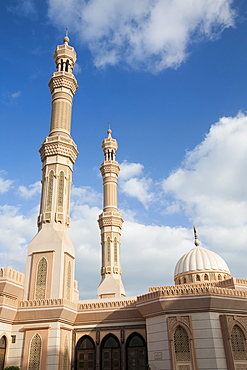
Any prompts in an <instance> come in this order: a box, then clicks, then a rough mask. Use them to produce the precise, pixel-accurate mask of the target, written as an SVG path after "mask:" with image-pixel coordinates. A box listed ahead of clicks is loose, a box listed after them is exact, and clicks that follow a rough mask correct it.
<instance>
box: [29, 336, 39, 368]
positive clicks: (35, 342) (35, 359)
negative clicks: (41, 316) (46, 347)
mask: <svg viewBox="0 0 247 370" xmlns="http://www.w3.org/2000/svg"><path fill="white" fill-rule="evenodd" d="M40 360H41V337H40V336H39V334H38V333H36V334H35V335H34V336H33V337H32V339H31V345H30V350H29V358H28V370H42V369H41V367H40Z"/></svg>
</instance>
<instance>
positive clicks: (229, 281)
mask: <svg viewBox="0 0 247 370" xmlns="http://www.w3.org/2000/svg"><path fill="white" fill-rule="evenodd" d="M230 285H231V286H236V285H238V286H243V287H246V288H247V280H246V279H239V278H235V277H232V278H231V279H227V280H223V281H219V282H218V283H217V286H219V287H228V286H230Z"/></svg>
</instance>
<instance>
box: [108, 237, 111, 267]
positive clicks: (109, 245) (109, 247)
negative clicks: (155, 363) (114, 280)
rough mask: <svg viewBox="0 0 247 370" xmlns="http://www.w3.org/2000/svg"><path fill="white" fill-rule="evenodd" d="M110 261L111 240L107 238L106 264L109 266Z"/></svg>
mask: <svg viewBox="0 0 247 370" xmlns="http://www.w3.org/2000/svg"><path fill="white" fill-rule="evenodd" d="M110 263H111V241H110V238H107V264H108V266H110Z"/></svg>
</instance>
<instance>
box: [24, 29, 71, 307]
mask: <svg viewBox="0 0 247 370" xmlns="http://www.w3.org/2000/svg"><path fill="white" fill-rule="evenodd" d="M68 43H69V38H68V34H67V32H66V36H65V37H64V43H63V45H58V46H57V48H56V50H55V52H54V60H55V64H56V72H54V73H53V75H52V77H51V79H50V82H49V84H48V85H49V87H50V92H51V95H52V112H51V124H50V133H49V136H48V137H46V139H45V141H44V142H43V144H42V146H41V148H40V155H41V160H42V172H43V174H42V193H41V203H40V214H39V217H38V233H37V234H36V236H35V237H34V239H33V240H32V241H31V243H30V244H29V247H28V259H27V267H26V283H25V292H24V299H49V298H65V299H68V300H72V299H74V298H77V297H76V294H75V292H74V259H75V252H74V247H73V245H72V242H71V240H70V237H69V234H68V227H69V223H70V218H69V212H70V187H71V181H72V171H73V164H74V163H75V160H76V157H77V154H78V151H77V147H76V145H75V143H74V141H73V140H72V138H71V136H70V126H71V112H72V101H73V97H74V94H75V92H76V89H77V87H78V85H77V81H76V79H75V76H74V75H73V72H72V71H73V67H74V64H75V61H76V52H75V50H74V48H73V47H72V46H69V45H68Z"/></svg>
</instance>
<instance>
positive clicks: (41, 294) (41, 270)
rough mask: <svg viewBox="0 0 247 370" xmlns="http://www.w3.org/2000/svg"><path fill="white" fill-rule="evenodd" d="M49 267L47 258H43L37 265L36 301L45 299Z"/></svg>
mask: <svg viewBox="0 0 247 370" xmlns="http://www.w3.org/2000/svg"><path fill="white" fill-rule="evenodd" d="M47 266H48V262H47V259H46V258H45V257H42V258H41V259H40V260H39V262H38V264H37V272H36V286H35V297H34V299H45V296H46V282H47Z"/></svg>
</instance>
